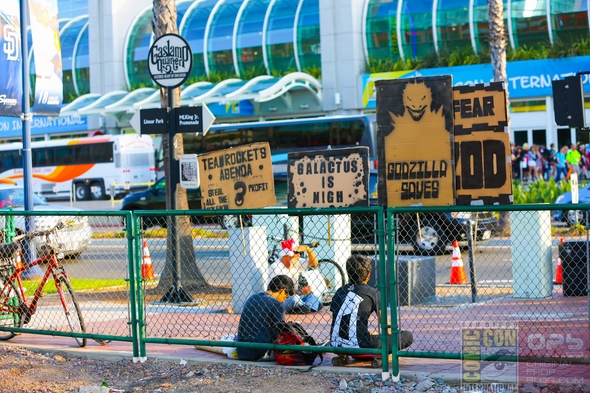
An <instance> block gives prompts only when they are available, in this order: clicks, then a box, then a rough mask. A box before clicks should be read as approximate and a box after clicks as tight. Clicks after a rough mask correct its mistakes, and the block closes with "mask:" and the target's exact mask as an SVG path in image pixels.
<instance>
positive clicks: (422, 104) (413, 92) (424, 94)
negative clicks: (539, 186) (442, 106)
mask: <svg viewBox="0 0 590 393" xmlns="http://www.w3.org/2000/svg"><path fill="white" fill-rule="evenodd" d="M403 100H404V106H405V108H406V110H407V111H408V113H409V114H410V116H411V117H412V119H414V121H420V119H422V116H424V113H426V108H428V106H430V104H431V103H432V93H431V91H430V88H428V87H427V86H426V85H425V84H424V83H408V84H407V85H406V88H405V89H404V97H403Z"/></svg>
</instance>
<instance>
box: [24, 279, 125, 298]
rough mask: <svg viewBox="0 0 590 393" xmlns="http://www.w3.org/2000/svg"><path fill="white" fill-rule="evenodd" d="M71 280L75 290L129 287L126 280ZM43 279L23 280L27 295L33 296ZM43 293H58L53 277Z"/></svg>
mask: <svg viewBox="0 0 590 393" xmlns="http://www.w3.org/2000/svg"><path fill="white" fill-rule="evenodd" d="M70 282H71V284H72V288H73V289H74V292H75V291H88V290H98V289H103V288H112V287H125V288H126V287H127V281H125V280H93V279H87V280H80V279H72V278H70ZM40 283H41V281H37V280H34V281H28V280H23V287H25V288H26V290H27V292H26V294H27V297H32V296H33V295H34V294H35V291H36V290H37V288H38V287H39V284H40ZM42 293H43V294H45V295H51V294H54V293H57V288H56V287H55V282H54V281H53V279H52V278H50V279H49V281H47V284H45V287H44V288H43V292H42Z"/></svg>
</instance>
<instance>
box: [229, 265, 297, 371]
mask: <svg viewBox="0 0 590 393" xmlns="http://www.w3.org/2000/svg"><path fill="white" fill-rule="evenodd" d="M294 293H295V289H294V287H293V280H291V278H290V277H289V276H285V275H278V276H275V277H273V278H272V280H270V283H269V284H268V290H267V291H266V292H261V293H257V294H255V295H252V296H250V297H249V298H248V300H246V304H244V310H243V312H242V316H241V317H240V323H239V325H238V341H239V342H250V343H272V342H273V338H274V337H273V328H274V327H275V325H276V324H277V323H279V322H282V321H284V320H285V307H283V302H284V301H285V299H286V298H287V297H289V296H293V294H294ZM237 351H238V359H240V360H259V359H262V358H264V357H265V356H266V355H267V352H269V351H268V350H266V349H256V348H237Z"/></svg>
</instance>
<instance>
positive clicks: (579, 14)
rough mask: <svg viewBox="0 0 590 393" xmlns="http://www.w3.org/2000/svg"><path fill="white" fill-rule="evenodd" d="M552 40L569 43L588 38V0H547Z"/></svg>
mask: <svg viewBox="0 0 590 393" xmlns="http://www.w3.org/2000/svg"><path fill="white" fill-rule="evenodd" d="M549 4H550V7H551V29H552V30H553V40H554V41H560V42H563V43H565V44H570V43H572V42H575V41H580V40H581V39H588V2H586V1H571V0H549Z"/></svg>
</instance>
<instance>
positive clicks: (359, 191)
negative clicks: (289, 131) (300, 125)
mask: <svg viewBox="0 0 590 393" xmlns="http://www.w3.org/2000/svg"><path fill="white" fill-rule="evenodd" d="M288 161H289V168H288V171H289V192H288V198H289V203H288V205H289V208H305V207H314V208H315V207H347V206H368V205H369V193H368V188H369V148H368V147H351V148H344V149H334V150H317V151H307V152H294V153H289V155H288Z"/></svg>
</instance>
